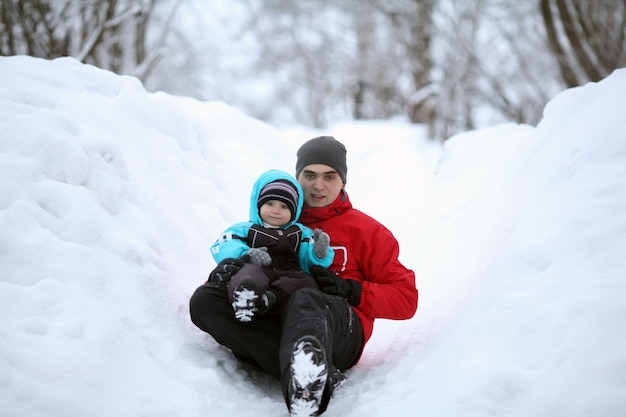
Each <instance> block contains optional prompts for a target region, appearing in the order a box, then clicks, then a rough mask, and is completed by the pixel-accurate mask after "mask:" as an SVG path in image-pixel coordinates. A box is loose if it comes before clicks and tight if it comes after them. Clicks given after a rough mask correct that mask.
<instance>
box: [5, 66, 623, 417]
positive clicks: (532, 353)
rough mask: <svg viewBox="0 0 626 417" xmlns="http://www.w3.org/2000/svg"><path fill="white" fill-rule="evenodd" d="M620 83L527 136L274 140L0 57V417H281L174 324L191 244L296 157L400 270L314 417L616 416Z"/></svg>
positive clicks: (619, 406)
mask: <svg viewBox="0 0 626 417" xmlns="http://www.w3.org/2000/svg"><path fill="white" fill-rule="evenodd" d="M625 105H626V70H618V71H616V72H615V73H614V74H613V75H611V76H610V77H608V78H607V79H606V80H604V81H602V82H600V83H595V84H589V85H586V86H584V87H580V88H576V89H572V90H567V91H564V92H563V93H561V94H560V95H558V96H557V97H556V98H555V99H553V100H552V101H551V102H550V103H549V105H548V106H547V107H546V110H545V116H544V119H543V121H542V122H541V123H540V124H539V126H537V127H532V126H520V125H513V124H509V125H502V126H495V127H492V128H489V129H484V130H480V131H474V132H468V133H465V134H462V135H459V136H457V137H454V138H452V139H451V140H449V141H447V142H446V144H445V146H438V145H434V144H432V143H429V142H428V141H426V140H425V139H424V130H423V129H422V128H421V127H419V126H411V125H408V124H405V123H404V122H402V121H387V122H360V123H345V124H337V125H335V126H333V127H332V128H330V129H328V130H325V131H313V130H311V129H307V128H303V127H293V128H291V129H288V130H282V131H277V130H276V129H274V128H272V127H271V126H268V125H267V124H264V123H262V122H260V121H258V120H255V119H252V118H250V117H248V116H246V115H245V114H242V113H241V112H239V111H238V110H237V109H234V108H232V107H229V106H227V105H225V104H223V103H219V102H205V103H202V102H198V101H195V100H192V99H189V98H183V97H173V96H169V95H166V94H161V93H156V94H149V93H147V92H146V91H145V89H144V88H143V86H142V85H141V84H140V83H139V82H138V81H137V80H136V79H134V78H130V77H120V76H117V75H115V74H113V73H110V72H107V71H103V70H99V69H97V68H94V67H91V66H86V65H82V64H79V63H78V62H77V61H75V60H72V59H57V60H54V61H45V60H39V59H34V58H29V57H10V58H7V57H0V415H2V416H5V417H23V416H29V417H36V416H58V417H68V416H72V417H73V416H93V417H99V416H102V417H110V416H129V417H130V416H132V417H134V416H137V417H166V416H167V417H171V416H185V417H195V416H198V417H206V416H226V415H237V416H251V417H252V416H254V417H258V416H281V415H286V414H287V413H286V407H285V405H284V403H283V399H282V397H281V394H280V390H279V387H278V384H277V383H276V382H275V381H272V380H271V379H269V378H268V377H266V376H265V375H262V374H260V373H259V372H257V371H255V370H252V369H250V368H248V367H246V366H244V365H241V364H238V363H237V362H236V361H235V360H234V359H233V358H232V357H231V355H230V354H229V352H228V351H227V350H225V349H224V348H222V347H220V346H219V345H217V344H216V343H215V341H213V339H212V338H211V337H210V336H208V335H206V334H204V333H202V332H200V331H199V330H197V329H196V328H195V327H194V326H193V325H192V324H191V323H190V321H189V318H188V311H187V302H188V299H189V297H190V295H191V293H192V292H193V290H194V289H195V288H196V287H197V286H198V285H200V284H201V283H202V282H203V281H204V280H205V278H206V276H207V274H208V272H209V271H210V270H211V269H212V268H213V266H214V262H213V260H212V258H211V256H210V253H209V250H208V248H209V246H210V244H211V243H212V242H213V240H214V239H215V238H216V237H217V235H218V234H219V232H221V231H222V230H223V229H224V228H225V227H226V226H228V225H230V224H231V223H233V222H235V221H239V220H242V219H245V218H246V216H247V211H248V206H247V204H248V202H247V200H248V196H249V191H250V188H251V186H252V183H253V182H254V180H255V179H256V177H257V176H258V175H259V174H260V173H261V172H262V171H264V170H266V169H270V168H279V169H285V170H287V171H288V172H293V170H294V166H295V152H296V150H297V148H298V146H299V145H300V144H301V143H302V142H304V141H305V140H306V139H309V138H311V137H314V136H317V135H320V134H331V135H334V136H335V137H336V138H337V139H339V140H340V141H342V142H344V143H345V144H346V146H347V148H348V166H349V171H348V184H347V189H348V192H349V193H350V195H351V199H352V201H353V203H354V204H355V206H356V207H357V208H359V209H361V210H363V211H365V212H366V213H368V214H370V215H373V216H374V217H376V218H377V219H379V220H380V221H381V222H382V223H384V224H385V225H387V226H388V227H389V228H390V229H391V230H392V231H393V232H394V234H395V235H396V236H397V238H398V240H399V241H400V245H401V250H402V252H401V258H402V260H403V262H404V263H405V264H406V265H407V266H409V267H411V268H412V269H414V270H415V272H416V275H417V285H418V288H419V290H420V305H419V308H418V312H417V314H416V316H415V317H414V318H413V319H411V320H408V321H401V322H392V321H385V320H379V321H377V323H376V328H375V332H374V336H373V338H372V340H371V341H370V343H369V344H368V346H367V348H366V351H365V353H364V356H363V358H362V360H361V362H360V363H359V365H357V366H356V367H355V368H354V369H353V370H352V371H350V372H349V373H348V380H347V381H346V382H345V383H344V384H343V385H342V386H341V387H340V388H339V389H338V390H337V391H336V395H335V397H334V399H333V401H332V402H331V404H330V407H329V410H328V411H327V413H326V414H325V415H328V416H329V417H331V416H342V417H350V416H359V417H361V416H364V415H366V416H369V417H378V416H380V417H382V416H385V417H389V416H428V417H441V416H446V417H447V416H449V417H458V416H465V417H470V416H471V417H474V416H475V417H478V416H481V417H482V416H519V417H528V416H533V417H541V416H545V417H554V416H560V415H562V416H568V417H577V416H593V417H597V416H603V417H620V416H624V415H626V302H625V301H624V300H625V299H626V260H624V254H626V117H624V108H625Z"/></svg>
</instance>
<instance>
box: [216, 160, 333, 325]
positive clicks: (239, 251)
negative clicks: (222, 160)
mask: <svg viewBox="0 0 626 417" xmlns="http://www.w3.org/2000/svg"><path fill="white" fill-rule="evenodd" d="M302 204H303V193H302V189H301V188H300V185H299V184H298V182H297V181H296V179H295V178H294V177H293V176H291V175H290V174H288V173H286V172H284V171H279V170H271V171H268V172H265V173H264V174H262V175H261V176H260V177H259V178H258V179H257V181H256V182H255V183H254V186H253V187H252V193H251V195H250V221H247V222H240V223H237V224H234V225H233V226H231V227H229V228H228V229H226V231H224V233H222V235H221V237H220V238H219V239H218V240H217V241H216V242H215V243H214V244H213V245H212V246H211V253H212V255H213V258H214V259H215V261H216V262H217V263H218V264H219V263H220V262H222V261H223V260H224V259H227V258H238V259H240V260H241V262H242V263H245V265H244V266H243V267H242V268H241V270H239V271H238V272H237V273H236V274H234V275H233V276H232V278H231V279H230V281H229V282H228V283H227V288H228V297H229V301H230V303H231V305H232V306H233V309H234V311H235V318H236V319H237V320H239V321H241V322H249V321H251V320H252V319H253V317H254V315H255V314H265V313H267V312H268V311H270V310H271V309H272V307H273V306H274V305H275V304H276V303H277V302H279V303H281V304H282V303H283V302H285V301H286V300H287V298H288V297H289V295H291V294H292V293H293V292H294V291H296V290H298V289H300V288H305V287H310V288H317V284H316V282H315V279H313V278H312V277H311V276H310V275H308V274H310V270H309V268H310V267H311V266H312V265H320V266H322V267H328V266H329V265H330V264H331V263H332V260H333V258H334V252H333V250H332V248H329V242H330V238H329V236H328V234H326V233H324V232H323V231H322V230H321V229H318V230H315V231H313V230H311V229H310V228H308V227H306V226H303V225H302V224H300V223H298V222H297V221H296V220H297V218H298V217H299V216H300V212H301V210H302Z"/></svg>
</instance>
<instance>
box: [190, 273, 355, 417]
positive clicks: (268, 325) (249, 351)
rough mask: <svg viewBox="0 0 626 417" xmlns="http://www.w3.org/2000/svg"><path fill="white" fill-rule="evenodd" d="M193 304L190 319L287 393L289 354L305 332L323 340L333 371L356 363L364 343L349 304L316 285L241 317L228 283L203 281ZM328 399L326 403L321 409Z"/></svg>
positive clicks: (194, 295)
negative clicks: (279, 306) (276, 307)
mask: <svg viewBox="0 0 626 417" xmlns="http://www.w3.org/2000/svg"><path fill="white" fill-rule="evenodd" d="M189 310H190V314H191V320H192V322H193V323H194V324H195V325H196V326H198V327H199V328H200V329H201V330H203V331H205V332H207V333H209V334H210V335H211V336H213V338H214V339H215V340H216V341H217V342H218V343H220V344H222V345H224V346H226V347H228V348H230V349H231V351H232V352H233V354H234V355H235V356H236V357H237V358H239V359H241V360H244V361H246V362H250V363H252V364H255V365H257V366H258V367H259V368H261V369H262V370H264V371H265V372H267V373H268V374H270V375H272V376H273V377H274V378H276V379H278V380H281V384H282V387H283V394H284V395H285V396H286V395H287V385H288V382H289V381H288V376H289V372H288V371H289V364H290V360H291V354H292V352H293V347H294V344H295V342H296V341H297V340H298V339H299V338H301V337H302V336H305V335H312V336H315V337H317V339H318V340H319V341H320V342H321V343H322V345H323V346H324V348H325V350H326V356H327V358H328V359H329V361H330V362H331V363H330V364H329V365H331V366H329V372H332V367H334V368H336V369H339V370H341V371H344V370H346V369H348V368H350V367H352V366H353V365H355V364H356V362H357V361H358V359H359V357H360V355H361V352H362V349H363V329H362V328H361V323H360V322H359V319H358V317H357V315H356V314H355V313H354V310H353V309H352V307H351V306H350V304H349V303H348V302H347V301H346V300H344V299H342V298H340V297H337V296H334V295H328V294H326V293H323V292H321V291H320V290H318V289H312V288H303V289H300V290H298V291H296V292H295V293H293V294H292V295H291V297H290V298H289V301H288V302H287V304H286V305H285V307H284V308H283V310H282V312H281V313H280V314H266V315H261V316H255V317H254V319H253V320H252V321H250V322H240V321H238V320H236V319H235V316H234V312H233V308H232V307H231V305H230V304H229V302H228V294H227V291H226V290H225V289H219V288H214V287H209V286H207V285H202V286H201V287H199V288H198V289H197V290H196V291H195V293H194V294H193V295H192V297H191V300H190V302H189ZM286 379H287V380H286ZM332 383H333V381H331V380H329V385H328V387H327V388H328V390H327V393H328V395H325V396H324V397H325V401H324V402H325V403H327V402H328V400H329V399H330V394H331V393H332V389H333V386H332ZM326 405H327V404H322V406H321V407H320V411H321V410H324V409H326Z"/></svg>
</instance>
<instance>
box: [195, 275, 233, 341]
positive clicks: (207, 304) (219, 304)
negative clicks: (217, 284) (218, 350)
mask: <svg viewBox="0 0 626 417" xmlns="http://www.w3.org/2000/svg"><path fill="white" fill-rule="evenodd" d="M224 306H226V307H228V302H227V300H226V291H225V290H221V289H218V288H213V287H209V286H208V285H202V286H200V287H198V288H197V289H196V291H195V292H194V293H193V295H192V296H191V298H190V299H189V315H190V316H191V322H192V323H193V324H195V325H196V326H197V327H199V328H200V329H202V330H204V331H208V330H209V329H208V325H209V324H210V323H211V322H212V321H213V320H212V319H213V318H214V317H215V316H218V315H220V313H221V312H222V311H223V310H224Z"/></svg>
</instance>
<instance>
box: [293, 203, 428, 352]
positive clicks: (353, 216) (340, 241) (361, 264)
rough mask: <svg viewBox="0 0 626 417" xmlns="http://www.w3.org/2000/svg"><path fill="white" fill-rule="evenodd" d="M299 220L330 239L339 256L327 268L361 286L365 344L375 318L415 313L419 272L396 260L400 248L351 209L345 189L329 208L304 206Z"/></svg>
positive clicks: (381, 228)
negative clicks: (324, 233) (416, 281)
mask: <svg viewBox="0 0 626 417" xmlns="http://www.w3.org/2000/svg"><path fill="white" fill-rule="evenodd" d="M300 222H301V223H303V224H305V225H306V226H309V227H310V228H311V229H317V228H320V229H322V230H324V231H325V232H326V233H328V235H329V236H330V245H331V247H332V248H333V249H334V251H335V258H334V260H333V263H332V265H331V266H330V268H329V269H331V270H332V271H333V272H335V273H336V274H337V275H339V276H341V277H342V278H350V279H354V280H357V281H359V282H360V283H361V285H362V287H363V291H362V293H361V303H360V304H359V305H358V306H355V307H354V310H355V312H356V313H357V315H358V316H359V319H360V320H361V324H362V326H363V337H364V339H365V342H367V341H368V340H369V338H370V337H371V335H372V330H373V328H374V319H375V318H385V319H393V320H404V319H409V318H411V317H413V315H414V314H415V311H416V310H417V288H416V287H415V273H414V272H413V271H411V270H410V269H407V268H406V267H405V266H404V265H402V264H401V263H400V261H399V260H398V253H399V250H400V249H399V245H398V241H397V240H396V238H395V237H394V236H393V235H392V234H391V232H390V231H389V230H387V228H385V226H383V225H382V224H380V223H379V222H377V221H376V220H374V219H373V218H371V217H369V216H368V215H366V214H364V213H362V212H360V211H359V210H356V209H354V208H352V203H350V199H349V198H348V194H347V193H346V192H345V191H342V192H341V193H340V194H339V197H337V200H335V201H334V202H333V203H332V204H331V205H329V206H327V207H314V208H311V207H308V206H307V205H306V204H305V206H304V208H303V211H302V215H301V216H300Z"/></svg>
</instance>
